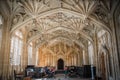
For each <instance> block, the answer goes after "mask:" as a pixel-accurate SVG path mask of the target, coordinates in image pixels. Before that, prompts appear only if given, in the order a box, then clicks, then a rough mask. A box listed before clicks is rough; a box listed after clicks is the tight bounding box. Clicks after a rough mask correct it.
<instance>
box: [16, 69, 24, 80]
mask: <svg viewBox="0 0 120 80" xmlns="http://www.w3.org/2000/svg"><path fill="white" fill-rule="evenodd" d="M23 77H24V74H17V73H16V71H15V70H14V78H15V80H22V79H23Z"/></svg>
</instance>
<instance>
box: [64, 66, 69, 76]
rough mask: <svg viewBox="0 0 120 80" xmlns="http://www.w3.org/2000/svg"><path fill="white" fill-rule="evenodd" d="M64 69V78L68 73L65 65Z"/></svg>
mask: <svg viewBox="0 0 120 80" xmlns="http://www.w3.org/2000/svg"><path fill="white" fill-rule="evenodd" d="M64 71H65V78H66V77H67V73H68V67H67V66H65V68H64Z"/></svg>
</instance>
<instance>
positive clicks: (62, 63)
mask: <svg viewBox="0 0 120 80" xmlns="http://www.w3.org/2000/svg"><path fill="white" fill-rule="evenodd" d="M57 66H58V70H63V69H64V61H63V59H59V60H58V62H57Z"/></svg>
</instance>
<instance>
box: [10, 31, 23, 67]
mask: <svg viewBox="0 0 120 80" xmlns="http://www.w3.org/2000/svg"><path fill="white" fill-rule="evenodd" d="M22 46H23V40H22V32H20V31H16V32H15V34H14V35H12V38H11V49H10V63H11V65H20V62H21V54H22Z"/></svg>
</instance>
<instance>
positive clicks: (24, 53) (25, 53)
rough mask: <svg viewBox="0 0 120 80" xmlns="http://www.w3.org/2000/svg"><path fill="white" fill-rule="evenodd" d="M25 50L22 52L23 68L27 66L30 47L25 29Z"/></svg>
mask: <svg viewBox="0 0 120 80" xmlns="http://www.w3.org/2000/svg"><path fill="white" fill-rule="evenodd" d="M22 50H23V52H22V54H21V56H22V57H21V60H22V61H21V66H22V68H23V69H25V67H26V66H27V64H28V47H27V32H26V31H24V32H23V49H22Z"/></svg>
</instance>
